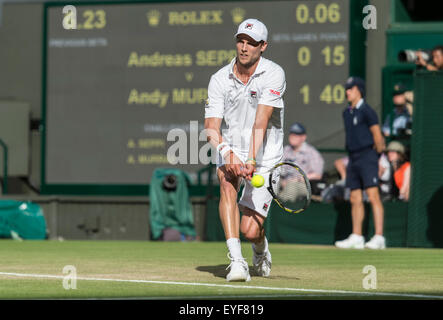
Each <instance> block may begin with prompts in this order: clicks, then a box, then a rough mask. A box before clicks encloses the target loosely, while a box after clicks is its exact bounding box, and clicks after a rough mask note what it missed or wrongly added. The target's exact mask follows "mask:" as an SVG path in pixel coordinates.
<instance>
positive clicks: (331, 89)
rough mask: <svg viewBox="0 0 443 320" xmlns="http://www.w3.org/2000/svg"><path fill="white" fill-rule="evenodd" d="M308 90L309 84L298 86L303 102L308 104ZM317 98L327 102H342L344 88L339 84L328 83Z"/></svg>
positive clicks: (343, 99)
mask: <svg viewBox="0 0 443 320" xmlns="http://www.w3.org/2000/svg"><path fill="white" fill-rule="evenodd" d="M309 91H310V90H309V85H307V84H305V85H304V86H303V87H301V88H300V93H301V95H302V98H303V104H309V102H310V92H309ZM319 100H320V101H323V102H325V103H327V104H331V103H335V104H342V103H344V101H345V88H344V87H343V86H342V85H341V84H336V85H335V86H332V85H330V84H328V85H326V86H325V87H324V88H323V90H322V91H321V93H320V96H319Z"/></svg>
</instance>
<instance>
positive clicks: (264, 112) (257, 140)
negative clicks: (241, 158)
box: [248, 105, 273, 159]
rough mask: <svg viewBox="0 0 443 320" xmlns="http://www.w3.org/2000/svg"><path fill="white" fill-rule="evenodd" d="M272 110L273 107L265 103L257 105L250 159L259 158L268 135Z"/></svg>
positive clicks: (250, 144)
mask: <svg viewBox="0 0 443 320" xmlns="http://www.w3.org/2000/svg"><path fill="white" fill-rule="evenodd" d="M272 112H273V107H269V106H265V105H259V106H258V107H257V113H256V116H255V122H254V125H253V127H252V133H251V140H250V143H249V154H248V159H255V158H257V154H258V151H259V150H260V148H261V146H262V144H263V140H264V138H265V135H266V129H267V128H268V123H269V119H270V118H271V115H272Z"/></svg>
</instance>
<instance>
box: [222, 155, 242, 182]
mask: <svg viewBox="0 0 443 320" xmlns="http://www.w3.org/2000/svg"><path fill="white" fill-rule="evenodd" d="M225 162H226V165H225V166H226V171H227V172H229V173H230V174H232V175H234V176H236V177H244V171H243V167H244V164H243V162H242V161H241V160H240V159H239V158H238V157H237V156H236V155H235V153H234V152H232V151H231V152H229V153H228V154H227V155H226V156H225Z"/></svg>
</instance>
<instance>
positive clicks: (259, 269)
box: [252, 249, 272, 277]
mask: <svg viewBox="0 0 443 320" xmlns="http://www.w3.org/2000/svg"><path fill="white" fill-rule="evenodd" d="M252 252H254V255H253V257H252V265H253V266H254V270H255V272H256V273H257V275H259V276H261V277H269V275H270V274H271V265H272V258H271V253H270V252H269V250H266V251H265V252H263V253H262V254H258V253H256V252H255V251H254V249H252Z"/></svg>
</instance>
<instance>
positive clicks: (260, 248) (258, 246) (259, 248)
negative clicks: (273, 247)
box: [252, 237, 268, 254]
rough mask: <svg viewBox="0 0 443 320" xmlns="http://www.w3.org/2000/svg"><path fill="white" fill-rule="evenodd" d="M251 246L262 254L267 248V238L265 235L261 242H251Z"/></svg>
mask: <svg viewBox="0 0 443 320" xmlns="http://www.w3.org/2000/svg"><path fill="white" fill-rule="evenodd" d="M252 248H253V249H254V251H255V253H258V254H262V253H263V252H265V251H267V250H268V239H266V237H265V239H264V240H263V241H262V243H253V244H252Z"/></svg>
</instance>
